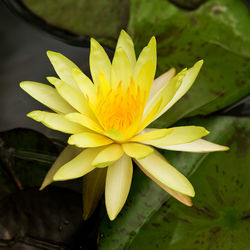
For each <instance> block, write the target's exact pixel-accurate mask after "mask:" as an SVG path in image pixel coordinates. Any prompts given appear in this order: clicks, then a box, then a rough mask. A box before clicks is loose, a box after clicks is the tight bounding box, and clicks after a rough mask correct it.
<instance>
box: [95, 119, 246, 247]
mask: <svg viewBox="0 0 250 250" xmlns="http://www.w3.org/2000/svg"><path fill="white" fill-rule="evenodd" d="M189 123H190V124H195V125H202V126H205V127H206V128H208V129H209V130H210V131H213V132H212V133H211V135H209V136H208V139H209V140H210V141H213V142H216V143H220V144H224V145H228V146H229V147H231V150H230V151H228V152H217V153H210V154H192V153H183V152H169V151H165V154H164V155H165V156H166V158H167V159H168V160H169V162H170V163H172V164H173V165H174V166H176V167H178V169H179V170H181V171H182V172H183V173H184V174H186V175H189V176H191V177H189V179H190V181H191V183H192V184H193V185H194V188H195V190H196V196H195V198H194V200H193V202H194V207H192V208H189V207H186V206H185V205H182V204H181V203H178V202H176V201H174V199H173V198H169V196H168V195H166V194H165V193H164V191H162V190H161V189H160V188H159V187H157V186H156V185H155V184H154V183H153V182H152V181H150V180H149V179H146V177H144V176H143V175H141V174H140V173H138V172H137V173H136V175H135V176H134V178H133V185H132V188H131V192H130V195H129V198H128V201H127V203H126V205H125V207H124V209H123V211H122V213H121V215H120V216H118V218H117V219H116V220H115V221H114V222H109V221H108V220H106V219H105V220H104V222H103V224H102V228H101V230H100V233H101V236H102V238H101V240H100V246H99V249H124V248H125V249H152V250H153V249H156V248H159V249H166V248H167V249H207V248H209V246H213V247H215V246H219V247H220V248H219V249H225V248H223V246H227V247H226V248H228V247H229V244H231V246H232V244H235V246H245V244H249V237H247V235H246V234H247V232H248V230H249V227H250V225H249V222H248V220H247V218H248V216H249V214H250V203H249V202H248V201H247V200H246V197H248V196H249V193H250V185H249V181H248V179H249V177H250V176H249V173H250V171H249V167H248V165H247V162H249V160H250V149H249V148H250V140H249V137H248V135H249V132H250V119H248V118H232V117H216V118H207V119H199V118H197V119H190V120H188V121H187V124H189ZM166 201H167V202H166ZM165 202H166V203H165ZM162 204H163V206H161V205H162ZM151 217H152V218H151ZM218 228H219V229H218ZM242 232H245V233H242ZM241 233H242V236H241ZM234 240H235V241H236V243H234V242H233V241H234ZM199 242H203V245H199V244H200V243H199ZM237 243H239V244H240V245H237ZM187 244H188V245H187ZM213 244H214V245H213ZM223 244H224V245H223ZM183 246H185V247H186V248H185V247H184V248H183ZM246 246H247V245H246ZM199 247H200V248H199ZM242 249H244V248H242Z"/></svg>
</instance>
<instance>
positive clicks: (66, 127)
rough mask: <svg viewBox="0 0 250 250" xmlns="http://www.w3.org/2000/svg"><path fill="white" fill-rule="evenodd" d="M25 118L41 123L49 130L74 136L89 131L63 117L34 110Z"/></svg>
mask: <svg viewBox="0 0 250 250" xmlns="http://www.w3.org/2000/svg"><path fill="white" fill-rule="evenodd" d="M27 116H28V117H30V118H32V119H34V120H35V121H38V122H41V123H43V124H44V125H45V126H47V127H49V128H51V129H54V130H58V131H61V132H63V133H67V134H76V133H81V132H89V130H88V129H86V128H85V127H83V126H81V125H79V124H77V123H74V122H71V121H69V120H67V119H65V118H64V115H59V114H56V113H50V112H45V111H39V110H35V111H32V112H30V113H29V114H27Z"/></svg>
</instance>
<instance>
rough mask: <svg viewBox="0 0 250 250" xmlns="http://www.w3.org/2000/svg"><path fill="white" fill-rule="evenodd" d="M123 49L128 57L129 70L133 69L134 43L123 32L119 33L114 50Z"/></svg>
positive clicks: (134, 58)
mask: <svg viewBox="0 0 250 250" xmlns="http://www.w3.org/2000/svg"><path fill="white" fill-rule="evenodd" d="M119 47H121V48H123V50H124V51H125V53H126V54H127V56H128V59H129V62H130V65H131V68H132V69H133V68H134V66H135V63H136V57H135V50H134V43H133V40H132V39H131V37H130V36H129V35H128V33H127V32H125V31H124V30H122V31H121V33H120V36H119V39H118V42H117V45H116V48H119Z"/></svg>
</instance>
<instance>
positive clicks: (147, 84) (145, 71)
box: [135, 61, 155, 98]
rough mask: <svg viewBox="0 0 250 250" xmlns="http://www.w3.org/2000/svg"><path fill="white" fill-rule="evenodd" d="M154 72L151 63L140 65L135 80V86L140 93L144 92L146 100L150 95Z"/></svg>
mask: <svg viewBox="0 0 250 250" xmlns="http://www.w3.org/2000/svg"><path fill="white" fill-rule="evenodd" d="M154 75H155V70H154V65H153V63H152V61H147V62H146V63H145V64H144V65H142V67H141V70H140V72H139V73H138V75H137V77H136V78H135V84H136V86H138V87H139V88H140V90H141V91H145V93H146V98H147V97H148V95H149V93H150V89H151V86H152V83H153V80H154Z"/></svg>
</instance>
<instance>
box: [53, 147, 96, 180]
mask: <svg viewBox="0 0 250 250" xmlns="http://www.w3.org/2000/svg"><path fill="white" fill-rule="evenodd" d="M99 151H100V148H87V149H85V150H83V151H82V152H81V153H80V154H78V155H77V156H76V157H75V158H74V159H73V160H71V161H69V162H67V163H66V164H64V165H63V166H62V167H61V168H59V170H57V172H56V174H55V175H54V177H53V180H54V181H65V180H71V179H75V178H79V177H81V176H83V175H85V174H87V173H89V172H90V171H92V170H93V169H94V168H95V167H94V166H93V165H92V164H91V163H92V161H93V159H94V158H95V157H96V155H97V154H98V152H99Z"/></svg>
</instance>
